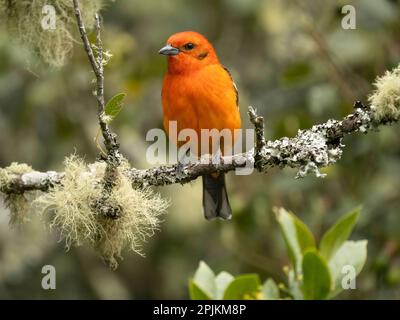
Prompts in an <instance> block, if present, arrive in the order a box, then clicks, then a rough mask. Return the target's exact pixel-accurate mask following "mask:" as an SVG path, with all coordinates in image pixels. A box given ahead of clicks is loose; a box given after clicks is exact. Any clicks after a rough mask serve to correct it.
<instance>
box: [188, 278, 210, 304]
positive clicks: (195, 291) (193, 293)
mask: <svg viewBox="0 0 400 320" xmlns="http://www.w3.org/2000/svg"><path fill="white" fill-rule="evenodd" d="M189 295H190V299H192V300H211V299H212V298H211V297H210V296H209V295H208V294H207V293H205V292H204V291H203V290H202V289H201V288H199V286H198V285H197V284H196V283H194V282H193V280H189Z"/></svg>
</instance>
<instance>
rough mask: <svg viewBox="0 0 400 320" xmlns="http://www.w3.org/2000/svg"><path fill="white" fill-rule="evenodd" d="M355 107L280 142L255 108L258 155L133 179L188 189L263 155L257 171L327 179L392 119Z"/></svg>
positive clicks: (16, 180) (136, 172) (33, 181)
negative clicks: (353, 143) (267, 135)
mask: <svg viewBox="0 0 400 320" xmlns="http://www.w3.org/2000/svg"><path fill="white" fill-rule="evenodd" d="M354 107H355V111H354V112H353V113H352V114H349V115H348V116H346V117H345V118H343V119H342V120H334V119H329V120H328V121H327V122H325V123H322V124H317V125H314V126H313V127H312V128H310V129H307V130H299V132H298V134H297V135H296V136H295V137H294V138H287V137H283V138H281V139H278V140H274V141H265V139H264V136H261V131H262V123H263V118H262V117H260V116H258V115H257V113H256V111H255V110H254V109H253V108H251V107H249V115H250V119H252V120H251V122H253V124H254V125H255V126H256V130H255V131H256V136H257V137H256V141H257V143H256V149H257V148H258V149H259V150H258V151H255V150H250V151H248V152H244V153H240V154H235V155H233V156H225V157H223V158H222V162H221V163H220V164H213V163H211V162H210V163H202V162H200V161H199V162H196V163H192V164H188V165H186V166H184V168H183V170H180V173H179V174H178V175H177V172H178V170H177V165H170V166H159V167H154V168H150V169H136V168H131V169H130V170H129V173H128V176H129V178H130V180H131V181H132V184H134V185H135V186H138V187H147V186H164V185H170V184H175V183H180V184H185V183H188V182H190V181H193V180H195V179H197V178H198V177H199V176H202V175H204V174H209V173H212V172H217V171H218V172H229V171H233V170H235V169H237V168H243V167H244V166H245V165H246V164H247V165H249V164H250V165H254V164H255V163H256V162H257V161H256V159H255V158H256V156H257V154H259V160H258V165H257V168H258V170H259V171H261V172H266V171H267V170H268V169H269V168H272V167H279V168H281V169H282V168H285V167H291V168H297V169H298V173H297V175H296V177H297V178H302V177H305V176H306V175H307V174H309V173H314V174H315V175H316V176H317V177H323V176H324V175H322V174H321V173H320V172H319V168H323V167H326V166H329V165H331V164H334V163H335V162H337V161H338V160H339V159H340V158H341V156H342V152H343V148H344V145H343V144H342V143H341V142H342V139H343V137H344V136H345V135H348V134H353V133H356V132H362V133H367V132H368V131H370V130H375V129H376V128H378V127H380V126H382V125H386V124H388V123H389V121H387V120H382V121H377V120H374V119H375V118H374V108H373V107H371V108H367V107H365V106H364V105H363V104H361V102H356V103H355V104H354ZM393 121H394V120H393ZM257 126H258V127H257ZM257 132H258V133H257ZM3 170H6V169H3ZM63 176H64V175H63V173H62V172H61V173H56V172H36V171H34V172H30V173H25V174H22V175H14V176H13V177H12V178H10V179H9V181H8V182H7V183H5V184H3V185H1V184H0V191H1V192H3V193H6V194H10V193H23V192H25V191H31V190H41V191H46V190H48V189H49V188H51V187H52V186H54V185H55V184H59V183H62V179H63Z"/></svg>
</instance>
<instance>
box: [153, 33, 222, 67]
mask: <svg viewBox="0 0 400 320" xmlns="http://www.w3.org/2000/svg"><path fill="white" fill-rule="evenodd" d="M159 53H160V54H163V55H167V56H168V71H169V72H170V73H185V72H192V71H195V70H198V69H200V68H202V67H204V66H206V65H210V64H217V63H219V62H218V58H217V55H216V53H215V50H214V48H213V46H212V45H211V43H210V42H209V41H208V40H207V39H206V38H205V37H204V36H203V35H201V34H200V33H198V32H194V31H184V32H179V33H175V34H173V35H172V36H171V37H169V39H168V40H167V44H166V45H165V46H164V47H162V48H161V49H160V51H159Z"/></svg>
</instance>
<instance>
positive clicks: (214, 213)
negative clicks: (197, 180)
mask: <svg viewBox="0 0 400 320" xmlns="http://www.w3.org/2000/svg"><path fill="white" fill-rule="evenodd" d="M203 210H204V217H205V218H206V219H207V220H210V219H214V218H221V219H223V220H229V219H230V218H231V217H232V209H231V206H230V205H229V200H228V194H227V193H226V187H225V174H223V173H219V174H209V175H205V176H203Z"/></svg>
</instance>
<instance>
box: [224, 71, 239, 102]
mask: <svg viewBox="0 0 400 320" xmlns="http://www.w3.org/2000/svg"><path fill="white" fill-rule="evenodd" d="M222 67H223V68H224V69H225V71H226V72H227V73H228V74H229V77H230V78H231V80H232V85H233V89H234V90H235V94H236V105H237V107H238V108H239V92H238V89H237V86H236V83H235V81H233V78H232V74H231V72H230V71H229V69H228V68H227V67H225V66H222Z"/></svg>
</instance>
